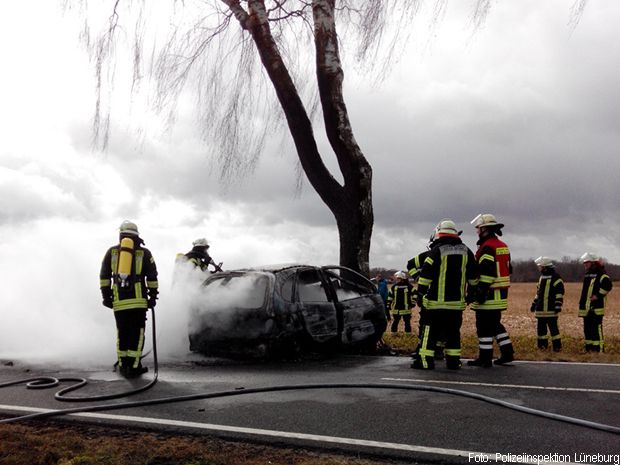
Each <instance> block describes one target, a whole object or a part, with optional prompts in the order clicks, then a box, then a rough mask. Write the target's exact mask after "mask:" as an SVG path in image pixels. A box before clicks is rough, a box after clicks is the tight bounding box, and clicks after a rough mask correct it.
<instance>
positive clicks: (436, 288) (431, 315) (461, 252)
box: [411, 219, 478, 370]
mask: <svg viewBox="0 0 620 465" xmlns="http://www.w3.org/2000/svg"><path fill="white" fill-rule="evenodd" d="M435 238H436V240H435V245H434V246H433V248H432V249H431V250H430V252H429V254H428V256H427V257H426V259H425V260H424V265H423V266H422V271H421V272H420V278H419V279H418V304H419V305H420V307H422V306H423V307H424V308H425V310H426V313H427V316H428V323H427V324H426V325H425V326H424V329H423V334H422V340H421V342H420V346H419V349H418V352H417V354H416V355H415V359H414V361H413V363H412V364H411V368H416V369H422V370H432V369H434V368H435V360H434V357H435V345H436V342H437V335H438V333H439V330H440V329H443V331H444V332H443V334H444V335H445V349H444V351H445V359H446V368H448V369H450V370H458V369H459V368H461V324H462V322H463V310H465V307H466V306H467V304H466V295H467V294H468V292H470V290H469V289H468V287H469V286H471V287H475V286H476V283H477V280H478V270H477V265H476V259H475V257H474V254H473V252H472V251H471V250H469V248H468V247H467V246H466V245H465V244H463V242H462V241H461V238H460V237H459V234H458V231H457V229H456V225H455V224H454V221H452V220H449V219H445V220H442V221H440V222H439V224H438V225H437V228H436V234H435Z"/></svg>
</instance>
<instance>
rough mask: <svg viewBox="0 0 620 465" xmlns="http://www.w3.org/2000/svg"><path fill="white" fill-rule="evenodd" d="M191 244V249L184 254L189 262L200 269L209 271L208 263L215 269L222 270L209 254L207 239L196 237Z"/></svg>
mask: <svg viewBox="0 0 620 465" xmlns="http://www.w3.org/2000/svg"><path fill="white" fill-rule="evenodd" d="M192 246H193V247H192V250H190V251H189V252H187V253H186V254H185V258H186V259H187V260H188V261H189V262H190V263H192V264H194V266H196V267H197V268H200V269H201V270H202V271H209V265H211V266H213V268H214V269H215V271H222V268H220V266H219V265H218V264H217V263H215V261H213V259H212V258H211V256H210V255H209V247H210V245H209V241H207V240H206V239H205V238H200V239H196V240H195V241H194V242H193V243H192Z"/></svg>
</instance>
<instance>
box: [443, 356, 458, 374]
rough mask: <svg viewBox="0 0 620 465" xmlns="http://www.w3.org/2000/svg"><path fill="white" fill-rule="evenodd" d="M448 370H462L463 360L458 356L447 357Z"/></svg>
mask: <svg viewBox="0 0 620 465" xmlns="http://www.w3.org/2000/svg"><path fill="white" fill-rule="evenodd" d="M446 368H447V369H448V370H458V369H460V368H461V359H460V358H459V357H458V356H457V355H446Z"/></svg>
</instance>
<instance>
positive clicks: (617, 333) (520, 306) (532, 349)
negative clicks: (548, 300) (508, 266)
mask: <svg viewBox="0 0 620 465" xmlns="http://www.w3.org/2000/svg"><path fill="white" fill-rule="evenodd" d="M614 286H615V287H614V290H612V292H611V293H610V294H609V297H608V299H607V309H606V311H605V318H604V320H603V332H604V337H605V353H603V354H599V353H596V354H594V353H587V354H586V353H583V320H582V319H581V318H579V317H578V316H577V308H578V303H579V295H580V293H581V283H566V295H565V296H564V307H563V308H562V313H560V318H559V326H560V334H561V335H562V344H563V349H562V352H560V353H554V352H551V350H547V351H539V350H537V349H536V318H535V317H534V314H533V313H531V312H530V305H531V303H532V299H533V298H534V295H535V294H536V283H515V284H512V286H511V287H510V292H509V294H508V299H509V306H508V310H507V311H506V312H504V314H503V318H502V322H503V323H504V326H506V329H507V330H508V332H509V333H510V337H511V338H512V340H513V343H514V346H515V352H516V357H517V358H518V359H521V360H557V361H589V362H614V363H620V283H615V284H614ZM417 314H418V312H417V309H415V310H414V320H413V322H412V325H413V327H414V332H417V324H418V318H417ZM401 325H402V323H401ZM401 331H402V327H401ZM461 339H462V344H463V358H471V357H475V355H476V353H477V340H476V326H475V314H474V312H472V311H471V310H465V313H464V315H463V326H462V328H461ZM385 341H386V342H387V343H388V344H389V345H390V346H392V347H393V348H394V349H395V350H396V351H397V352H400V353H410V352H411V350H412V349H413V347H415V345H416V344H417V337H416V336H415V335H414V336H407V335H405V334H402V333H399V334H397V335H392V334H389V333H388V334H386V336H385ZM496 351H497V348H496ZM496 355H497V353H496Z"/></svg>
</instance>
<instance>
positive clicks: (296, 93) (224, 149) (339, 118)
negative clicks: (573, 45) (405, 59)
mask: <svg viewBox="0 0 620 465" xmlns="http://www.w3.org/2000/svg"><path fill="white" fill-rule="evenodd" d="M75 1H76V2H77V4H78V5H79V6H80V8H79V9H80V10H85V9H88V7H89V3H88V2H87V1H86V0H81V1H80V0H75ZM586 1H587V0H575V2H574V5H573V16H572V19H571V23H572V24H573V25H576V24H577V23H578V21H579V18H580V16H581V13H582V12H583V9H584V8H585V4H586ZM65 2H66V4H67V5H69V6H72V5H74V2H71V1H70V0H65ZM153 3H161V2H147V1H138V0H133V1H132V0H108V4H109V6H108V8H109V11H108V15H107V20H106V22H105V24H104V27H103V29H102V32H100V33H98V34H95V35H93V34H92V32H91V27H90V24H89V23H88V21H86V22H85V23H84V28H83V34H82V37H83V41H84V43H85V44H86V45H87V47H88V48H89V49H90V51H91V53H92V57H93V62H94V64H95V70H96V76H97V100H96V101H97V103H96V110H95V116H94V135H95V138H96V139H97V141H98V142H99V143H100V145H102V146H105V145H106V144H107V141H108V138H109V124H110V116H109V112H108V111H107V110H108V109H107V107H106V105H105V104H104V102H103V101H104V100H105V98H104V97H105V94H104V91H103V89H104V87H105V85H104V84H105V82H106V79H108V80H113V77H114V65H113V63H114V52H115V50H116V43H117V40H118V38H119V36H120V35H124V36H125V37H126V38H127V37H129V36H131V40H130V42H132V44H131V46H132V53H131V58H132V60H133V68H134V72H133V81H132V88H134V87H135V88H138V87H139V84H140V81H141V80H142V79H143V75H144V69H148V70H150V76H151V77H152V78H153V79H154V80H155V82H156V99H155V101H156V107H157V108H158V109H160V110H161V109H162V108H166V107H167V108H174V107H175V102H176V100H177V98H178V96H179V95H180V94H181V92H182V91H183V89H184V88H185V86H186V84H187V83H188V81H189V80H190V76H191V75H192V74H193V75H194V76H195V77H196V78H195V79H194V81H193V85H194V87H195V88H196V92H197V96H198V98H197V100H196V102H197V104H198V105H203V104H206V105H205V107H204V108H203V109H199V110H198V112H199V113H202V114H206V115H209V121H207V120H206V119H205V120H204V123H203V130H204V132H205V134H207V135H208V137H209V140H210V141H212V142H213V141H215V142H216V143H217V144H216V145H217V150H216V151H214V152H215V153H217V155H216V158H217V160H218V161H219V163H220V166H221V176H222V177H224V178H226V177H232V176H237V175H238V174H239V173H243V172H244V171H246V170H248V169H250V170H251V168H252V166H253V165H254V164H255V163H256V160H257V159H258V157H259V156H260V153H261V150H262V147H263V144H264V141H265V137H266V134H267V131H266V130H264V128H263V129H260V128H258V129H257V128H256V127H255V125H253V124H252V123H250V122H249V119H251V117H252V115H253V114H254V113H255V112H256V111H257V108H259V107H260V106H259V105H257V104H256V102H255V100H254V98H255V94H256V90H257V75H260V74H261V73H260V72H256V68H255V67H254V64H255V63H254V62H255V57H258V58H259V63H260V67H261V69H262V71H263V73H264V74H266V76H267V78H268V82H269V83H270V84H271V87H272V93H273V91H275V96H276V98H277V102H278V104H279V105H278V106H279V108H278V109H276V110H274V109H273V107H270V110H269V111H268V112H267V113H263V121H265V122H266V121H268V120H270V118H272V117H273V116H274V115H276V113H278V114H280V115H283V116H284V121H285V122H286V125H287V127H288V131H289V132H290V135H291V137H292V140H293V143H294V147H295V150H296V152H297V157H298V159H299V164H300V166H301V168H302V169H303V172H304V173H305V176H306V177H307V179H308V181H309V182H310V184H311V185H312V187H313V188H314V189H315V191H316V192H317V193H318V195H319V196H320V198H321V200H322V201H323V202H324V203H325V205H326V206H327V207H328V208H329V209H330V211H331V212H332V214H333V216H334V218H335V222H336V225H337V228H338V235H339V241H340V257H339V259H340V264H341V265H343V266H347V267H350V268H352V269H354V270H357V271H361V272H362V273H365V274H367V273H368V271H369V251H370V244H371V236H372V230H373V223H374V215H373V203H372V167H371V166H370V164H369V162H368V160H367V159H366V157H365V156H364V153H363V151H362V149H361V148H360V146H359V144H358V143H357V142H356V140H355V137H354V133H353V129H352V127H351V122H350V118H349V112H348V110H347V106H346V104H345V99H344V96H343V82H344V71H343V65H342V60H341V52H340V48H341V45H342V43H343V42H344V40H342V39H343V36H344V38H345V39H346V43H347V44H349V43H351V42H354V43H356V45H357V50H356V58H357V59H358V61H359V62H362V63H366V64H367V65H368V66H372V64H375V65H377V64H378V66H379V67H382V66H383V67H385V65H387V64H388V63H389V60H390V57H391V56H392V55H391V54H390V52H389V51H390V50H394V47H396V46H397V45H398V44H399V43H401V44H402V43H403V42H404V41H405V40H404V39H403V37H401V35H402V34H404V35H405V36H406V35H407V34H408V33H410V32H411V29H412V28H411V21H412V19H413V18H414V17H415V15H416V14H417V13H418V11H419V9H420V7H421V5H422V4H423V0H184V1H177V0H175V1H173V2H170V3H169V4H170V5H173V7H174V9H175V11H179V10H180V11H186V10H191V11H192V15H194V21H193V22H189V23H187V24H181V23H179V24H175V23H174V18H171V19H170V21H169V22H170V24H171V33H170V35H169V36H168V37H167V39H166V40H164V41H162V40H161V38H160V37H156V38H155V39H153V40H152V44H150V46H149V47H147V45H146V43H145V37H146V33H145V31H146V30H147V29H148V28H149V27H150V26H151V24H150V22H149V20H148V17H147V15H146V14H145V13H144V11H145V10H147V9H148V7H150V6H152V4H153ZM429 3H431V4H432V6H431V7H432V8H433V10H434V14H433V16H434V22H438V21H440V20H441V18H442V17H443V14H444V13H445V10H446V8H447V5H448V0H435V1H433V2H429ZM91 4H92V2H91ZM472 5H473V9H472V17H471V20H472V21H471V22H472V25H473V28H474V30H475V29H477V28H479V27H481V25H482V24H483V23H484V21H485V19H486V17H487V15H488V14H489V10H490V9H491V6H492V0H474V1H473V2H472ZM86 16H87V15H86ZM127 17H130V18H132V20H133V25H130V24H128V23H129V21H125V22H123V20H126V19H127ZM388 18H391V19H394V18H396V19H397V21H396V23H395V24H392V25H391V26H392V27H391V29H390V32H391V33H388V31H387V24H388ZM337 26H338V27H337ZM184 27H185V29H183V28H184ZM343 27H344V28H345V30H346V32H345V34H342V36H341V35H339V32H338V31H339V30H341V29H342V28H343ZM130 30H131V31H133V35H130V34H129V32H128V31H130ZM306 42H307V43H311V47H310V49H311V50H312V54H313V56H314V66H313V67H314V73H313V74H314V77H313V79H311V80H310V79H308V76H307V75H303V73H302V77H301V78H300V77H297V79H296V78H295V75H294V71H295V70H294V69H292V68H294V67H295V63H296V61H297V62H298V61H300V59H299V55H297V53H298V52H297V51H296V46H302V45H307V43H306ZM382 42H384V43H385V42H387V44H386V46H387V50H388V52H387V54H386V55H385V56H386V57H387V58H385V60H384V61H380V60H378V59H377V58H378V55H377V50H378V46H379V44H381V43H382ZM147 50H148V53H147ZM233 51H236V52H238V53H233ZM301 56H303V52H302V55H301ZM296 58H297V60H296ZM232 60H237V61H236V64H235V67H234V68H233V69H232V70H230V68H229V71H228V72H223V71H222V69H225V68H227V67H230V64H231V61H232ZM301 60H303V58H302V59H301ZM145 61H150V63H149V64H148V66H145ZM304 81H310V82H313V83H314V84H315V86H314V89H315V90H316V94H317V95H318V106H319V107H320V110H321V112H322V116H323V123H324V124H323V127H324V131H325V135H326V138H327V140H328V141H329V146H330V148H331V151H332V152H333V156H335V158H336V160H337V164H338V168H339V171H340V173H339V176H334V174H333V173H332V172H330V170H329V169H328V168H327V166H326V164H325V161H324V157H325V155H326V154H325V153H321V151H320V150H319V144H318V143H317V134H316V130H317V127H318V125H317V124H316V123H313V118H312V115H313V114H314V104H313V101H312V99H311V98H310V99H308V98H306V99H305V101H304V98H302V97H303V94H304V91H305V89H302V88H301V87H302V86H301V84H300V83H303V82H304ZM258 87H260V85H258ZM223 89H228V93H224V92H223V91H222V90H223ZM248 115H249V116H248ZM276 116H277V115H276ZM339 179H340V180H339Z"/></svg>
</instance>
